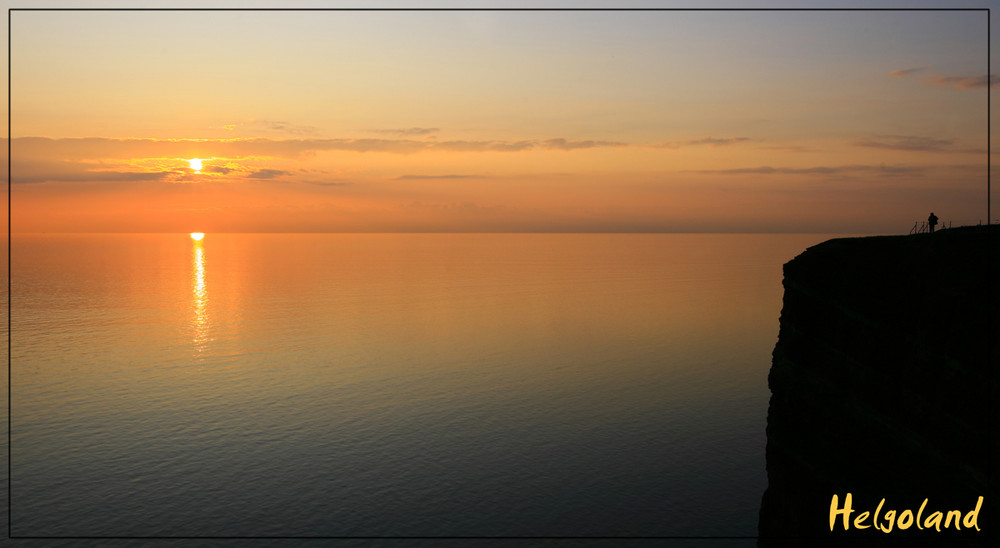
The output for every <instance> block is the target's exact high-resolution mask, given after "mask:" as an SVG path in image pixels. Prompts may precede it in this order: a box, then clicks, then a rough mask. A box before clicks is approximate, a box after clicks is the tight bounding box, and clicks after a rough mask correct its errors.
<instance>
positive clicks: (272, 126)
mask: <svg viewBox="0 0 1000 548" xmlns="http://www.w3.org/2000/svg"><path fill="white" fill-rule="evenodd" d="M221 128H222V129H224V130H226V131H235V130H237V129H240V130H245V131H251V132H253V131H273V132H280V133H290V134H292V135H315V134H316V133H318V132H319V128H317V127H316V126H304V125H298V124H292V123H289V122H285V121H276V120H255V119H252V120H247V121H244V122H237V123H233V124H226V125H224V126H221Z"/></svg>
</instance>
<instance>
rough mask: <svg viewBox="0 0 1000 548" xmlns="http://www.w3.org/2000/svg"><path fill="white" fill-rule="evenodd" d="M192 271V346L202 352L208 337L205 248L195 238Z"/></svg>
mask: <svg viewBox="0 0 1000 548" xmlns="http://www.w3.org/2000/svg"><path fill="white" fill-rule="evenodd" d="M192 261H193V265H194V272H193V274H192V276H191V281H192V299H193V304H194V320H193V323H192V326H193V327H194V346H195V350H197V351H198V352H199V353H200V352H203V351H204V350H205V347H206V343H208V341H209V340H210V339H209V338H208V327H209V322H208V289H207V288H206V286H205V248H204V247H203V245H202V242H201V240H195V241H194V246H193V249H192Z"/></svg>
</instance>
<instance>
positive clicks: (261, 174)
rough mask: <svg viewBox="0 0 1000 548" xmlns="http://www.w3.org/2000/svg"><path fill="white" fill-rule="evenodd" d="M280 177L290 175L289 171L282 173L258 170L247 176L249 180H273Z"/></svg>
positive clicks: (277, 170)
mask: <svg viewBox="0 0 1000 548" xmlns="http://www.w3.org/2000/svg"><path fill="white" fill-rule="evenodd" d="M282 175H291V172H290V171H282V170H280V169H260V170H257V171H254V172H253V173H251V174H250V175H247V177H248V178H250V179H274V178H275V177H280V176H282Z"/></svg>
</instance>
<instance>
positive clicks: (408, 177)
mask: <svg viewBox="0 0 1000 548" xmlns="http://www.w3.org/2000/svg"><path fill="white" fill-rule="evenodd" d="M482 178H483V177H482V176H481V175H400V176H399V177H396V179H397V180H400V181H413V180H424V179H482Z"/></svg>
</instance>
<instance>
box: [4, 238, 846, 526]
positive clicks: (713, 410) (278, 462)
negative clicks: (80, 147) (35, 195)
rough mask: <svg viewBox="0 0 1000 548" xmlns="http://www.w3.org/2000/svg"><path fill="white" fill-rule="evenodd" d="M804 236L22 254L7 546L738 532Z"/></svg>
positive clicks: (304, 241) (263, 241) (346, 242)
mask: <svg viewBox="0 0 1000 548" xmlns="http://www.w3.org/2000/svg"><path fill="white" fill-rule="evenodd" d="M828 238H829V236H824V235H673V234H656V235H594V234H591V235H567V234H558V235H543V234H524V235H490V234H481V235H447V234H435V235H430V234H427V235H380V234H354V235H331V234H318V235H306V234H295V235H287V234H274V235H264V234H245V235H244V234H232V235H229V234H209V235H208V236H207V237H206V238H205V240H204V241H203V242H200V243H199V242H194V241H193V240H191V239H190V238H189V237H188V236H187V235H186V234H185V235H169V234H168V235H161V234H157V235H148V234H143V235H16V236H14V237H13V238H12V243H11V245H12V247H11V254H12V261H11V276H12V278H11V283H12V292H11V341H12V350H11V355H10V360H11V364H12V369H11V379H12V380H11V382H12V385H11V391H12V394H13V396H12V400H11V406H12V412H11V417H10V418H11V428H12V434H11V436H12V444H11V458H12V460H11V471H12V474H11V491H12V506H11V510H12V521H13V528H12V533H13V534H14V535H18V536H20V535H42V536H59V535H68V536H243V535H250V536H278V535H287V536H342V535H343V536H601V535H612V536H618V535H631V536H733V535H735V536H744V535H745V536H753V535H755V534H756V525H757V514H758V509H759V504H760V497H761V494H762V493H763V491H764V489H765V487H766V478H765V469H764V444H765V431H764V429H765V424H766V414H767V402H768V396H769V393H768V389H767V372H768V368H769V366H770V354H771V351H772V349H773V346H774V343H775V341H776V338H777V332H778V316H779V312H780V310H781V296H782V288H781V265H782V264H783V263H784V262H787V261H788V260H790V259H791V258H792V257H794V256H795V255H797V254H798V253H800V252H801V251H803V250H804V249H805V248H806V247H808V246H810V245H813V244H816V243H819V242H820V241H823V240H826V239H828Z"/></svg>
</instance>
